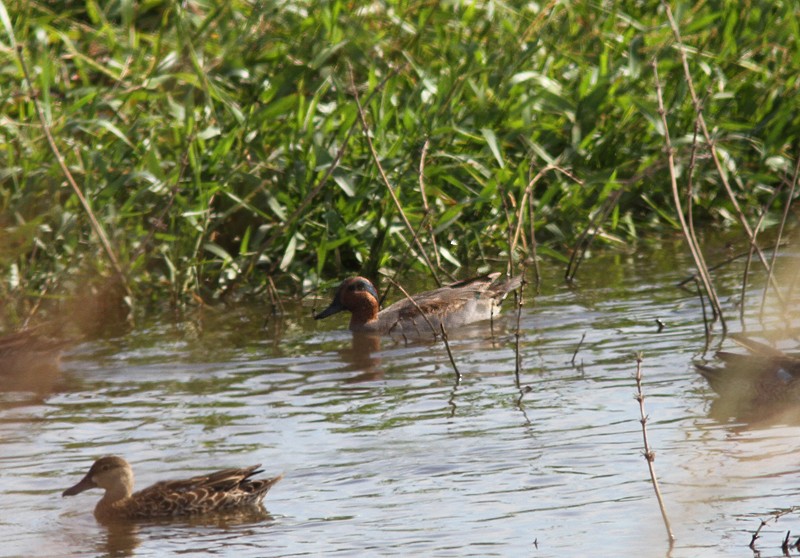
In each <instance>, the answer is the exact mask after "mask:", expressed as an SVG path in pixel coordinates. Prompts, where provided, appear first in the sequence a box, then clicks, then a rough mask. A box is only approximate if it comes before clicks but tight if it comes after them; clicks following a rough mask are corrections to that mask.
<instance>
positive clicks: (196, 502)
mask: <svg viewBox="0 0 800 558" xmlns="http://www.w3.org/2000/svg"><path fill="white" fill-rule="evenodd" d="M258 467H259V465H255V466H252V467H246V468H243V469H223V470H221V471H216V472H214V473H210V474H207V475H201V476H197V477H192V478H190V479H185V480H174V481H162V482H159V483H156V484H154V485H152V486H150V487H148V488H145V489H144V490H140V491H139V492H135V493H134V492H133V483H134V477H133V470H132V469H131V466H130V465H129V464H128V462H127V461H125V460H124V459H123V458H121V457H117V456H113V455H110V456H106V457H102V458H100V459H98V460H97V461H95V462H94V464H93V465H92V467H91V469H89V472H88V473H87V474H86V476H84V477H83V479H81V480H80V482H78V483H77V484H76V485H74V486H72V487H70V488H68V489H66V490H65V491H64V492H63V493H62V496H74V495H75V494H79V493H81V492H83V491H85V490H90V489H92V488H102V489H104V490H105V494H104V495H103V497H102V498H101V499H100V501H99V502H98V503H97V506H96V507H95V510H94V514H95V517H97V519H99V520H113V519H151V518H158V517H175V516H182V515H197V514H203V513H210V512H217V511H226V510H233V509H238V508H243V507H245V506H256V505H259V504H261V501H262V500H263V499H264V496H266V494H267V492H268V491H269V489H270V488H272V486H273V485H274V484H275V483H276V482H278V481H279V480H280V479H281V478H282V476H277V477H274V478H271V479H251V478H250V477H252V476H253V475H256V474H258V473H260V472H261V470H259V469H258Z"/></svg>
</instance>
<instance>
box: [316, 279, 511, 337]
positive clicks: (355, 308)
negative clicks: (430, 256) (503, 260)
mask: <svg viewBox="0 0 800 558" xmlns="http://www.w3.org/2000/svg"><path fill="white" fill-rule="evenodd" d="M521 282H522V277H521V276H517V277H514V278H511V279H500V273H490V274H488V275H481V276H480V277H473V278H471V279H465V280H463V281H458V282H456V283H452V284H450V285H447V286H444V287H441V288H438V289H434V290H432V291H426V292H423V293H419V294H415V295H412V296H411V298H412V299H413V300H414V302H412V301H411V300H409V299H408V298H403V299H401V300H398V301H397V302H395V303H394V304H392V305H391V306H389V307H387V308H384V309H383V310H380V304H379V296H378V291H377V290H376V289H375V286H374V285H373V284H372V283H371V282H370V281H369V280H368V279H365V278H364V277H351V278H349V279H346V280H345V281H344V282H343V283H342V284H341V285H340V286H339V288H338V290H337V291H336V295H335V296H334V297H333V302H331V304H330V306H328V307H327V308H326V309H325V310H323V311H322V312H320V313H319V314H317V315H316V316H314V318H315V319H317V320H319V319H321V318H327V317H328V316H331V315H333V314H336V313H337V312H341V311H343V310H347V311H348V312H350V313H351V314H352V315H351V317H350V330H351V331H354V332H361V333H375V334H389V333H398V334H403V335H408V334H411V335H419V334H423V335H427V334H429V333H431V334H433V333H436V334H438V333H439V331H440V324H441V322H442V321H443V322H444V325H445V327H446V328H447V329H448V330H449V329H452V328H455V327H459V326H462V325H465V324H468V323H471V322H477V321H481V320H488V319H489V318H491V317H493V316H495V315H496V314H497V312H498V307H499V305H500V303H501V302H502V300H503V299H504V298H505V297H506V295H507V294H508V293H509V292H510V291H513V290H514V289H516V288H517V287H519V285H520V283H521ZM420 312H421V313H420ZM423 314H424V316H425V317H423ZM425 318H427V320H426V319H425ZM428 322H430V325H428ZM431 326H433V328H434V330H435V332H431Z"/></svg>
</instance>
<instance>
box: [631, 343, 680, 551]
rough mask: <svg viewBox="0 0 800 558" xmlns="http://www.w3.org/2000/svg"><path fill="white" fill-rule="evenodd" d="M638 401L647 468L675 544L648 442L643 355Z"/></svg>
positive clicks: (639, 360)
mask: <svg viewBox="0 0 800 558" xmlns="http://www.w3.org/2000/svg"><path fill="white" fill-rule="evenodd" d="M636 401H638V402H639V414H640V416H641V419H640V421H639V422H640V423H641V424H642V438H643V439H644V458H645V460H646V461H647V468H648V470H649V471H650V480H651V481H652V482H653V490H654V491H655V493H656V499H657V500H658V507H659V508H660V509H661V517H662V518H663V519H664V527H665V528H666V530H667V537H668V538H669V542H670V545H672V544H673V543H674V542H675V535H673V534H672V526H671V525H670V522H669V517H668V516H667V508H666V507H665V506H664V498H663V497H662V496H661V489H660V488H659V486H658V478H657V477H656V469H655V465H654V464H653V463H654V462H655V460H656V453H655V452H654V451H653V450H652V449H650V442H649V441H648V440H647V420H648V417H647V414H646V413H645V410H644V391H643V389H642V355H641V354H637V355H636Z"/></svg>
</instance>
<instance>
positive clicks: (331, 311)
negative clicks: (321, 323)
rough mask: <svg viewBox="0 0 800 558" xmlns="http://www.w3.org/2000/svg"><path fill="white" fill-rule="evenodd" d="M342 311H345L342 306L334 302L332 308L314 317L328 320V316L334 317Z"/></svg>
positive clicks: (329, 307)
mask: <svg viewBox="0 0 800 558" xmlns="http://www.w3.org/2000/svg"><path fill="white" fill-rule="evenodd" d="M342 310H344V308H343V307H342V305H341V304H339V303H338V302H337V301H335V300H334V301H333V303H332V304H331V305H330V306H328V307H327V308H326V309H325V310H323V311H322V312H320V313H319V314H317V315H316V316H314V319H315V320H321V319H322V318H327V317H328V316H333V315H334V314H338V313H339V312H341V311H342Z"/></svg>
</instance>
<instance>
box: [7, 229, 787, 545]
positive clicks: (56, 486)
mask: <svg viewBox="0 0 800 558" xmlns="http://www.w3.org/2000/svg"><path fill="white" fill-rule="evenodd" d="M737 240H738V238H737ZM685 252H686V251H685V249H684V247H683V245H682V243H681V242H680V240H679V239H675V240H669V241H664V242H660V243H657V244H655V245H653V246H651V247H647V248H642V249H640V250H638V251H637V253H635V254H627V253H620V252H615V251H606V252H599V253H594V254H591V255H590V257H589V258H588V259H587V260H586V261H585V262H584V264H583V266H582V267H581V270H580V272H579V274H578V281H577V283H576V284H575V285H573V286H569V287H568V286H566V285H564V284H563V281H562V280H561V276H562V274H563V269H562V267H561V266H560V265H556V264H548V263H545V264H544V266H543V267H544V269H545V277H544V282H543V285H542V288H541V292H540V294H538V295H537V296H535V297H533V296H532V294H533V291H532V289H530V290H529V292H528V295H526V300H525V304H524V307H523V309H522V311H521V315H520V326H521V339H520V353H521V363H522V370H521V373H520V376H519V385H518V384H517V378H516V377H515V349H514V328H515V326H516V315H515V312H514V309H513V307H510V306H509V307H507V309H506V311H505V313H504V316H503V317H502V318H501V319H500V320H499V321H498V322H497V323H495V324H494V327H493V328H490V326H489V324H481V325H479V326H474V327H470V328H468V329H467V330H465V331H460V332H450V336H451V340H450V342H451V349H452V351H453V355H454V358H455V360H456V363H457V365H458V368H459V369H460V372H461V373H462V378H461V380H460V382H458V381H457V380H456V375H455V373H454V371H453V368H452V365H451V363H450V360H449V358H448V356H447V352H446V350H445V348H444V347H443V345H442V344H441V343H414V344H403V343H395V342H384V343H383V345H382V346H381V347H379V348H376V347H365V346H363V345H358V344H356V345H355V346H354V345H353V342H352V338H351V335H350V333H349V332H347V331H346V330H345V327H346V318H345V317H344V316H337V317H333V318H330V319H328V320H325V321H322V322H315V321H314V320H313V319H311V317H310V316H311V311H312V303H311V302H310V301H308V300H307V301H305V302H304V303H303V304H302V305H301V304H296V305H294V306H292V305H287V314H286V315H285V316H282V317H280V318H278V317H273V316H269V308H268V306H267V305H266V304H265V305H263V306H249V307H246V306H240V307H236V308H230V309H226V310H225V311H223V312H219V311H213V310H207V311H204V312H202V313H200V312H198V313H196V314H194V315H192V316H190V317H189V318H187V319H186V321H183V322H180V323H170V322H167V321H158V322H153V323H147V324H142V325H141V327H140V328H139V329H137V330H136V331H134V332H132V333H130V334H129V335H127V336H125V337H121V338H114V339H105V340H96V341H87V342H85V343H82V344H81V345H79V346H77V347H75V348H74V350H72V351H71V352H70V353H69V354H68V355H67V356H66V357H65V359H64V362H63V363H62V365H61V372H60V378H59V379H58V381H57V382H55V384H54V385H53V386H52V387H51V388H49V389H48V390H46V393H44V394H39V395H36V394H30V393H20V392H12V393H5V394H2V397H3V399H2V406H0V462H2V475H0V503H1V507H2V510H3V513H2V515H1V516H0V538H2V540H3V541H4V542H3V544H2V545H0V555H2V556H28V557H34V556H36V557H39V556H41V557H44V556H48V557H49V556H78V555H80V556H163V555H164V554H165V553H167V552H170V553H173V552H174V553H180V554H181V555H185V556H201V555H208V554H214V555H218V556H370V555H373V556H392V555H394V556H408V555H412V554H414V555H420V556H537V557H540V556H575V555H598V556H666V555H668V545H667V542H666V537H665V534H664V527H663V524H662V520H661V516H660V513H659V510H658V506H657V503H656V500H655V497H654V493H653V488H652V486H651V483H650V480H649V475H648V471H647V466H646V463H645V461H644V459H643V457H642V450H643V446H642V434H641V425H640V423H639V407H638V404H637V402H636V400H635V399H634V393H635V383H634V373H635V370H636V362H635V358H634V355H635V354H636V353H639V352H640V353H641V354H642V355H643V359H644V360H643V373H644V389H645V392H646V395H647V399H646V406H647V412H648V414H649V416H650V421H649V423H648V426H649V439H650V443H651V444H652V446H653V447H654V449H655V450H656V452H657V458H656V462H655V465H656V471H657V473H658V475H659V480H660V482H661V488H662V491H663V494H664V498H665V501H666V506H667V510H668V513H669V516H670V519H671V521H672V524H673V529H674V531H675V534H676V536H677V542H676V545H675V547H674V549H673V550H672V552H671V554H669V555H670V556H673V557H678V556H747V555H749V554H750V550H749V549H748V548H747V544H748V543H749V541H750V536H751V534H752V533H753V531H755V529H756V528H757V527H758V525H759V522H760V519H761V518H766V517H768V516H769V514H770V513H772V512H773V511H776V510H779V509H783V508H788V507H790V506H792V505H794V504H800V498H799V497H798V494H797V493H798V484H799V483H798V470H799V469H800V458H798V455H800V454H798V449H800V428H798V424H800V422H798V421H796V420H791V419H785V418H782V419H780V420H768V421H765V422H763V423H760V424H755V425H754V424H750V423H744V422H742V421H737V420H735V419H731V418H726V417H716V416H714V413H713V412H712V403H713V402H714V400H715V396H714V394H713V392H712V391H711V390H710V388H709V387H708V386H707V385H706V383H705V381H704V380H703V379H702V378H701V377H700V376H699V375H698V374H697V373H696V372H695V371H694V368H693V364H692V363H693V361H694V360H696V359H698V358H702V357H703V356H704V355H705V357H706V358H713V350H714V349H716V348H718V347H719V343H720V337H719V336H715V337H713V339H712V344H711V347H710V350H709V351H706V348H705V336H704V328H703V322H702V313H701V310H700V302H699V300H698V299H697V297H696V296H695V295H694V294H692V293H690V292H687V291H685V290H681V289H678V288H677V287H676V283H677V282H678V281H679V280H681V279H683V278H684V277H685V276H686V275H687V274H688V273H689V272H690V271H691V269H692V265H691V262H690V261H689V260H688V258H687V257H686V254H685ZM710 253H711V254H710V259H711V260H712V261H714V259H715V257H716V261H720V260H722V259H724V257H725V256H726V253H725V250H724V245H723V244H721V243H720V244H719V249H718V251H717V252H715V251H714V248H713V246H712V247H711V250H710ZM784 260H785V261H782V262H781V264H782V265H783V267H784V268H790V267H791V264H792V263H793V262H794V260H793V259H792V258H791V257H789V256H785V258H784ZM740 273H741V265H738V264H734V265H730V266H727V267H725V268H723V269H722V270H720V272H719V273H718V276H717V280H718V284H719V286H720V287H721V289H722V292H723V295H724V301H723V302H724V304H726V307H727V308H728V309H729V311H730V312H731V315H732V316H733V315H735V311H734V310H733V301H734V300H735V298H734V297H735V296H736V295H737V292H738V291H737V289H738V285H739V284H740V280H741V275H740ZM762 283H763V278H761V279H759V276H756V278H755V281H754V282H753V283H752V284H751V286H750V289H751V291H750V292H751V293H752V294H751V295H750V296H749V297H748V302H752V304H753V305H755V306H757V301H758V298H757V297H758V293H760V290H759V289H760V288H761V287H762ZM396 298H397V297H394V298H393V300H394V299H396ZM325 304H327V300H319V301H318V302H317V303H316V308H317V310H319V309H320V308H322V307H324V305H325ZM750 314H753V312H750ZM656 320H661V321H662V322H663V323H664V324H665V325H666V327H665V328H664V329H663V330H661V331H659V328H658V325H657V322H656ZM749 320H750V326H751V329H753V328H755V329H759V328H760V327H761V326H760V325H759V324H757V320H755V318H753V317H751V318H750V319H749ZM265 321H266V326H265ZM795 325H796V324H795ZM731 327H732V328H734V329H741V324H739V323H732V324H731ZM582 338H583V341H582V342H581V339H582ZM723 346H724V347H726V348H730V347H731V343H730V342H729V341H726V342H724V345H723ZM573 355H574V356H573ZM112 453H113V454H118V455H122V456H124V457H126V458H127V459H128V460H129V461H130V462H131V463H132V465H133V467H134V470H135V472H136V475H137V481H138V484H137V486H138V487H139V488H142V487H144V486H147V485H149V484H151V483H153V482H155V481H157V480H161V479H166V478H180V477H184V476H190V475H192V474H197V473H199V472H203V471H208V470H211V469H217V468H223V467H231V466H244V465H250V464H254V463H262V465H263V468H264V469H265V473H264V474H266V475H273V474H277V473H284V475H285V478H284V479H283V481H281V482H280V483H279V484H278V485H276V486H275V487H274V488H273V489H272V491H271V492H270V493H269V495H268V496H267V500H266V502H265V503H266V512H265V513H264V514H262V515H259V514H255V515H251V516H244V517H231V518H207V519H200V520H184V521H178V522H151V523H141V524H134V525H129V526H115V527H113V528H109V527H105V526H103V525H100V524H98V523H97V522H96V521H95V520H94V518H93V516H92V514H91V510H92V508H93V507H94V504H95V503H96V501H97V499H99V497H100V493H99V492H98V491H89V492H86V493H84V494H81V495H78V496H75V497H72V498H61V497H60V493H61V491H62V490H63V489H64V488H66V487H68V486H71V485H72V484H74V483H75V482H76V481H77V480H78V479H79V478H80V477H81V476H82V475H83V474H84V473H85V471H86V470H87V469H88V467H89V465H90V464H91V462H92V461H93V460H94V459H96V458H97V457H99V456H102V455H105V454H112ZM788 529H792V530H793V531H798V532H800V517H798V516H797V515H796V514H795V515H789V516H787V517H784V518H783V519H781V520H780V522H778V524H777V525H775V524H771V525H770V526H768V527H766V528H765V529H764V530H763V531H762V539H761V540H760V541H759V545H760V548H761V549H762V550H763V551H764V553H765V555H780V542H781V540H782V538H783V534H784V533H785V531H786V530H788Z"/></svg>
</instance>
